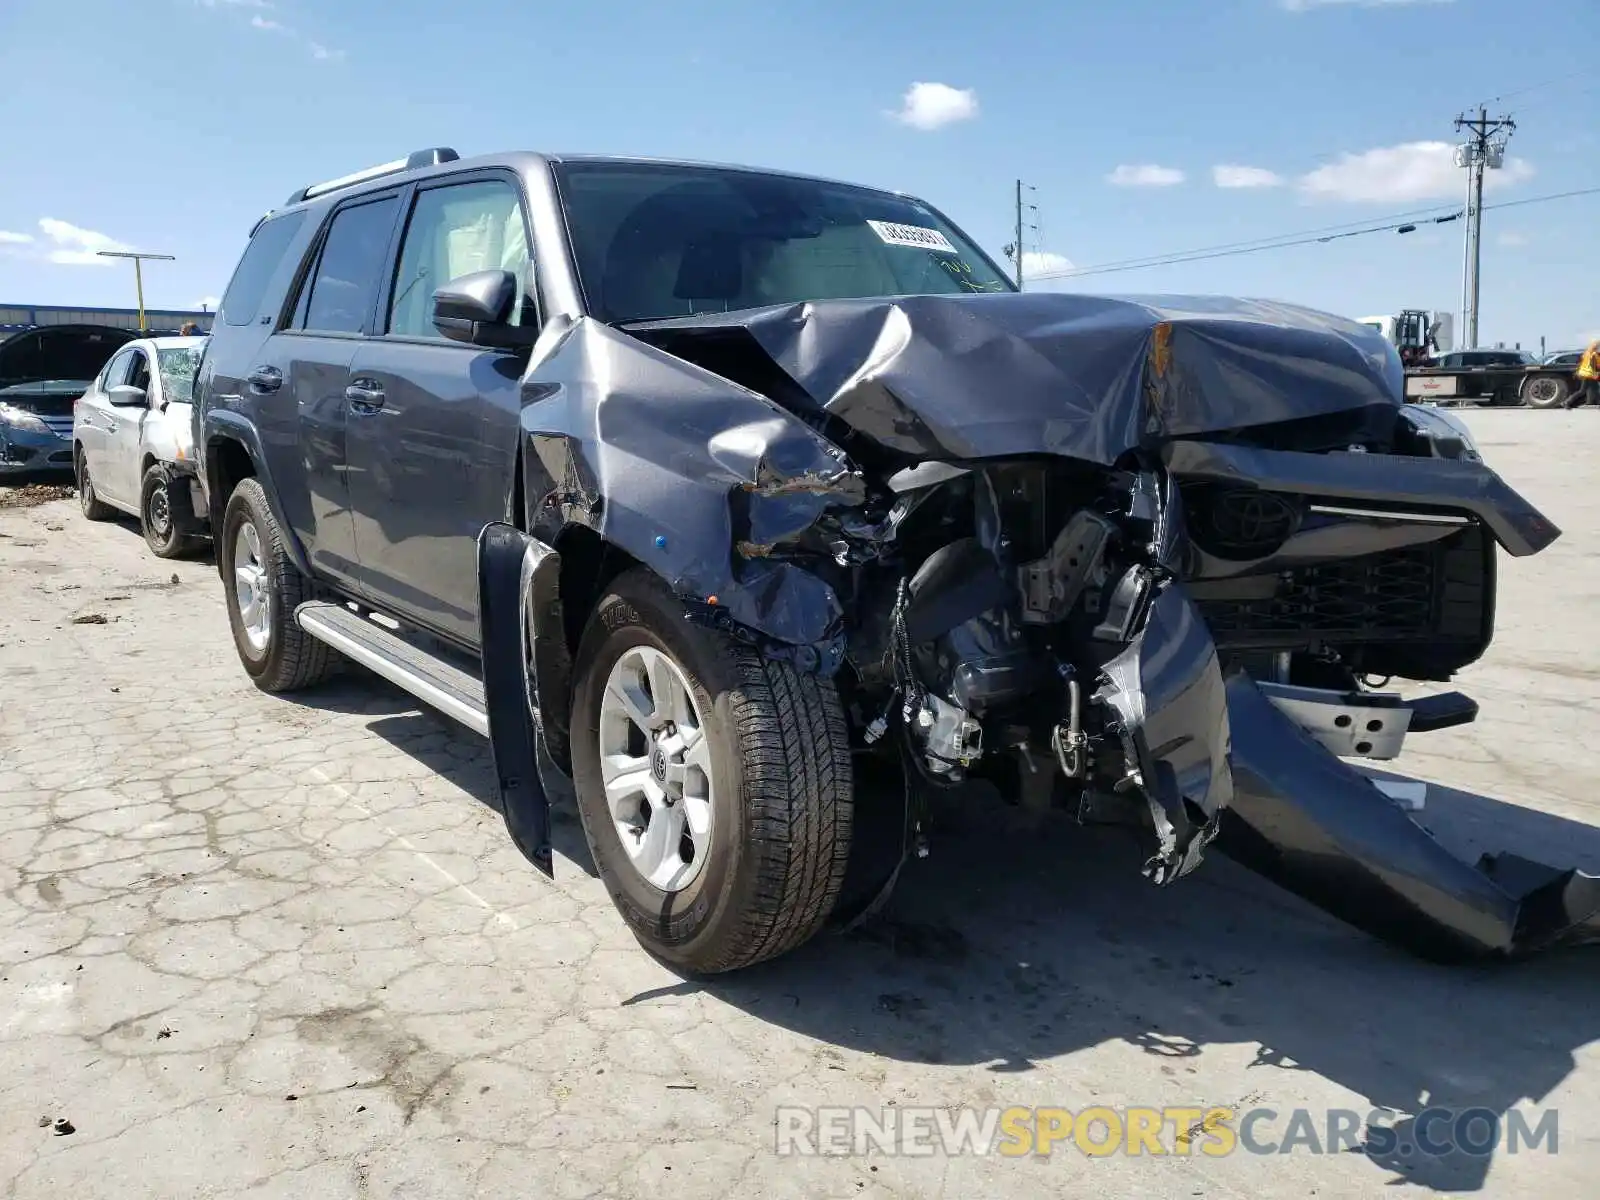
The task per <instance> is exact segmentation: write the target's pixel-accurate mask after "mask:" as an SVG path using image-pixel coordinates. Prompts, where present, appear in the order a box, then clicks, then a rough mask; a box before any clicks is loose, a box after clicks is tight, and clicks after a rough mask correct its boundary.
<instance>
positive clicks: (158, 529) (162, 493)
mask: <svg viewBox="0 0 1600 1200" xmlns="http://www.w3.org/2000/svg"><path fill="white" fill-rule="evenodd" d="M139 529H140V531H141V532H143V534H144V540H145V544H146V545H148V546H149V547H150V551H151V553H152V554H154V555H155V556H156V557H157V558H182V557H183V556H184V555H186V554H192V553H194V551H195V548H196V547H197V546H198V545H199V543H200V539H199V538H196V537H194V536H192V535H190V534H186V533H182V532H180V531H179V529H178V520H177V515H176V514H175V513H174V511H173V499H172V492H171V490H170V488H169V486H168V479H167V473H166V472H165V471H164V470H162V469H161V468H160V467H159V466H152V467H151V468H150V469H149V470H148V471H146V472H145V473H144V481H143V482H142V483H141V484H140V485H139Z"/></svg>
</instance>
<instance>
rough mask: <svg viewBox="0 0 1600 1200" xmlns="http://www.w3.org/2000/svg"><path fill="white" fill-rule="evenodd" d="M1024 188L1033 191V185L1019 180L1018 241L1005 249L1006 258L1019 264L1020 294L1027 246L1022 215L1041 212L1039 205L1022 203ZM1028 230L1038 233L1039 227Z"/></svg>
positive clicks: (1018, 280) (1018, 281) (1031, 226)
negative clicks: (1023, 259) (1027, 210)
mask: <svg viewBox="0 0 1600 1200" xmlns="http://www.w3.org/2000/svg"><path fill="white" fill-rule="evenodd" d="M1024 186H1026V187H1027V188H1028V190H1029V191H1032V190H1033V185H1032V184H1027V185H1024V184H1023V182H1022V180H1020V179H1019V180H1017V214H1016V216H1017V240H1016V241H1014V242H1012V243H1011V244H1010V245H1008V246H1006V247H1004V252H1005V255H1006V257H1007V258H1010V259H1012V260H1013V261H1015V263H1016V264H1017V291H1019V292H1020V291H1021V290H1022V256H1023V254H1024V253H1025V251H1024V249H1023V247H1024V245H1025V244H1026V243H1024V242H1023V240H1022V230H1023V220H1022V213H1023V210H1024V209H1032V210H1033V211H1034V212H1038V211H1039V206H1038V205H1037V204H1024V203H1023V202H1022V189H1023V187H1024ZM1028 228H1030V229H1032V230H1033V231H1034V232H1035V233H1037V232H1038V228H1039V227H1038V226H1037V225H1030V226H1028Z"/></svg>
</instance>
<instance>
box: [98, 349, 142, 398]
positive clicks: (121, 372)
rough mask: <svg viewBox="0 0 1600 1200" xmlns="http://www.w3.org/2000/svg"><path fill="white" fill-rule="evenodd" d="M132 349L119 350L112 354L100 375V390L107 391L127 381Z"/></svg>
mask: <svg viewBox="0 0 1600 1200" xmlns="http://www.w3.org/2000/svg"><path fill="white" fill-rule="evenodd" d="M133 354H134V352H133V351H132V350H121V351H118V352H117V353H116V354H114V355H113V356H112V358H111V361H110V362H108V363H107V364H106V370H105V374H104V375H102V376H101V377H100V380H101V382H100V390H101V391H102V392H109V391H110V390H111V389H112V388H114V387H118V386H120V385H122V384H124V383H127V382H128V364H129V363H130V362H132V361H133Z"/></svg>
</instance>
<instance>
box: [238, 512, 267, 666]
mask: <svg viewBox="0 0 1600 1200" xmlns="http://www.w3.org/2000/svg"><path fill="white" fill-rule="evenodd" d="M233 593H234V599H235V600H236V601H237V603H238V606H239V624H240V625H241V626H242V627H243V628H244V636H245V640H246V641H247V642H249V643H250V648H251V649H252V650H255V651H256V652H257V653H259V652H261V651H262V650H265V649H266V648H267V641H268V639H269V637H270V636H271V630H272V595H271V593H270V592H269V591H268V590H267V569H266V565H265V562H264V559H263V555H262V553H261V535H260V534H259V533H257V532H256V527H255V525H254V524H253V523H252V522H250V521H246V522H244V523H243V524H242V525H240V526H239V530H238V532H237V533H235V534H234V535H233Z"/></svg>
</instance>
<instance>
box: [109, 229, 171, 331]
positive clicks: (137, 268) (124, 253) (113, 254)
mask: <svg viewBox="0 0 1600 1200" xmlns="http://www.w3.org/2000/svg"><path fill="white" fill-rule="evenodd" d="M96 253H97V254H99V255H100V257H101V258H131V259H133V287H134V291H135V292H136V293H137V294H138V297H139V332H140V333H146V332H148V331H149V328H150V327H149V326H148V325H147V324H146V323H145V319H144V270H143V267H144V263H143V260H144V259H147V258H151V259H159V260H161V261H163V262H172V261H173V256H172V255H170V254H140V253H138V252H136V251H133V250H99V251H96Z"/></svg>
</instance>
